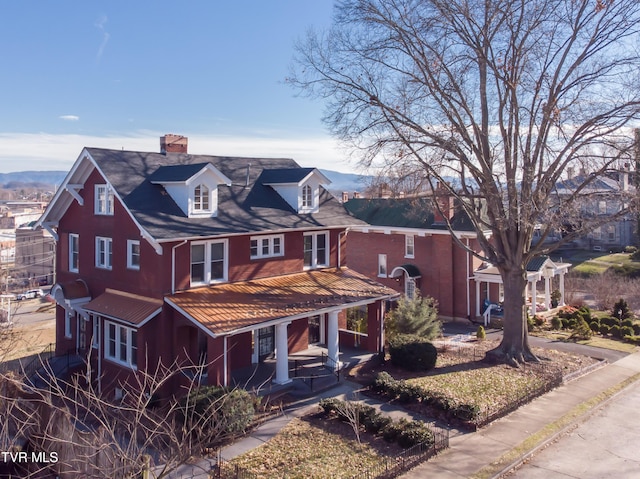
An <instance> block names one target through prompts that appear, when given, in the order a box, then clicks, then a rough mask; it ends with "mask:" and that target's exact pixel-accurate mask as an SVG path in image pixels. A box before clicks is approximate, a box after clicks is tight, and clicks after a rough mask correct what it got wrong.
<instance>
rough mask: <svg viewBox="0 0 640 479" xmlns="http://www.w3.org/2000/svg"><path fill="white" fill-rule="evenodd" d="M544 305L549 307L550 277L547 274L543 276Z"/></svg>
mask: <svg viewBox="0 0 640 479" xmlns="http://www.w3.org/2000/svg"><path fill="white" fill-rule="evenodd" d="M544 306H545V308H547V309H550V308H551V278H550V277H549V276H547V275H545V277H544Z"/></svg>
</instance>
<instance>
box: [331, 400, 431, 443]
mask: <svg viewBox="0 0 640 479" xmlns="http://www.w3.org/2000/svg"><path fill="white" fill-rule="evenodd" d="M320 407H321V408H322V410H323V411H324V414H325V415H326V416H332V415H335V416H336V417H337V418H338V419H340V420H341V421H348V418H347V417H346V415H345V414H344V411H345V408H346V407H354V408H357V411H358V422H359V424H360V425H361V426H362V427H363V428H364V430H365V431H367V432H369V433H371V434H377V435H381V436H382V437H383V438H384V440H385V441H387V442H397V443H398V445H399V446H400V447H402V448H404V449H408V448H410V447H412V446H415V445H416V444H422V443H424V444H427V445H429V446H430V445H432V444H433V443H434V441H435V436H434V434H433V431H432V430H431V429H430V428H429V426H428V425H427V424H426V423H425V422H423V421H408V420H406V419H404V418H403V419H399V420H398V421H394V420H393V419H391V418H390V417H389V416H385V415H383V414H381V413H380V412H378V411H377V410H376V408H374V407H372V406H369V405H367V404H363V403H359V402H354V403H350V404H349V405H348V406H347V404H346V402H345V401H342V400H340V399H337V398H329V399H322V400H321V401H320Z"/></svg>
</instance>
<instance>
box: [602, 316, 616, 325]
mask: <svg viewBox="0 0 640 479" xmlns="http://www.w3.org/2000/svg"><path fill="white" fill-rule="evenodd" d="M618 323H619V321H618V320H617V319H616V318H612V317H611V316H603V317H602V318H600V324H606V325H607V326H609V327H611V326H616V325H618Z"/></svg>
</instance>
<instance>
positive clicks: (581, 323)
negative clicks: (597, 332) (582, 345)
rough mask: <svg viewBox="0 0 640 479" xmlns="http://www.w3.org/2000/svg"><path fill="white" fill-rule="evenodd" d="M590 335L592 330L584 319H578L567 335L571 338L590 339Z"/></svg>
mask: <svg viewBox="0 0 640 479" xmlns="http://www.w3.org/2000/svg"><path fill="white" fill-rule="evenodd" d="M591 336H593V331H592V330H591V328H590V327H589V325H588V324H587V322H586V321H585V320H584V319H579V320H577V321H576V326H575V327H574V328H573V330H572V332H571V335H570V336H569V337H570V338H571V339H577V340H586V339H590V338H591Z"/></svg>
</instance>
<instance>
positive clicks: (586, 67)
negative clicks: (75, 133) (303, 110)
mask: <svg viewBox="0 0 640 479" xmlns="http://www.w3.org/2000/svg"><path fill="white" fill-rule="evenodd" d="M639 10H640V3H639V2H637V1H636V0H536V1H530V0H342V1H339V2H338V3H337V7H336V10H335V17H334V24H333V27H332V28H331V30H330V31H328V32H324V33H323V32H310V33H309V35H308V36H307V38H306V39H304V40H302V41H301V42H299V44H298V45H297V49H296V56H295V60H294V65H295V66H294V71H293V72H292V76H291V77H290V78H289V79H288V81H289V82H290V83H291V84H292V85H293V86H294V87H295V88H297V89H299V91H301V92H303V93H307V94H309V95H311V96H314V97H319V98H323V99H325V100H326V102H327V108H326V111H327V114H326V117H325V118H324V120H325V122H326V124H327V125H328V126H329V128H330V130H331V131H332V133H333V134H334V135H335V136H336V137H338V138H339V139H341V140H342V141H343V142H344V143H345V144H347V145H348V146H350V147H351V148H352V151H354V154H356V155H358V158H359V160H360V162H361V164H362V165H363V166H365V167H369V166H384V167H388V168H396V169H397V168H398V167H399V166H401V165H402V164H404V163H409V164H412V165H415V164H418V165H420V166H421V167H422V169H423V170H424V172H426V173H427V175H428V177H429V178H430V179H431V180H432V181H433V182H436V181H437V182H440V183H441V185H443V186H444V187H446V188H447V189H448V192H449V194H451V195H454V196H457V197H458V198H459V199H460V201H459V203H460V204H461V205H462V207H463V208H464V209H465V211H466V213H467V214H468V215H469V216H470V218H471V219H472V221H473V223H474V224H475V227H476V230H477V232H478V239H479V241H480V244H481V246H482V248H483V251H484V258H485V259H486V260H488V261H489V262H491V263H493V264H494V265H496V266H497V267H498V269H499V271H500V274H501V276H502V280H503V283H504V293H505V304H504V310H505V323H504V336H503V340H502V342H501V344H500V346H499V347H498V348H497V349H496V350H494V351H493V352H492V354H494V355H495V356H497V357H500V358H502V359H503V360H505V361H507V362H509V363H512V364H517V363H519V362H521V361H527V360H536V359H537V358H536V357H535V356H534V354H533V353H532V352H531V350H530V348H529V343H528V337H527V328H526V321H525V318H526V309H525V295H524V289H525V285H526V266H527V264H528V262H529V261H530V260H531V259H532V258H533V257H534V256H535V255H539V254H542V253H547V252H549V251H551V250H552V249H553V248H555V247H557V246H558V244H559V242H558V241H555V242H552V243H546V242H543V241H540V242H537V243H536V244H534V245H532V237H533V234H534V231H535V228H536V226H537V225H539V227H540V228H541V229H540V231H541V236H542V239H543V240H544V239H550V238H552V236H553V235H552V233H553V232H554V231H555V230H557V229H558V228H560V227H561V226H562V225H564V224H567V223H569V224H571V225H573V227H572V229H571V230H570V231H567V232H566V234H565V236H564V237H563V238H562V239H561V240H560V241H569V240H570V239H571V238H573V237H576V236H578V235H579V234H581V233H583V232H584V231H587V230H588V229H589V228H593V227H594V224H596V222H597V221H602V220H601V219H598V218H596V217H593V218H587V217H584V214H583V211H582V210H581V208H580V202H581V201H582V200H581V198H582V197H583V194H586V193H588V192H590V187H592V186H593V185H594V184H595V183H596V181H597V180H598V178H601V177H603V176H605V175H607V174H612V173H620V169H621V168H620V167H621V163H622V164H624V163H625V162H629V161H630V158H631V156H630V155H631V154H632V143H633V138H632V137H633V135H632V133H631V131H630V126H633V123H632V122H633V121H634V120H636V119H638V117H639V116H640V115H639V110H640V84H639V79H638V75H639V72H640V57H639V55H638V44H637V42H638V30H639V29H640V18H639V17H640V14H639ZM570 166H574V167H576V168H578V167H580V166H583V167H585V168H588V170H587V172H586V173H587V174H585V175H583V176H581V177H580V178H581V179H580V180H579V181H578V182H575V183H572V184H571V185H570V186H567V188H565V190H567V191H569V194H566V195H565V196H564V197H563V198H562V201H555V200H554V198H555V197H556V195H555V191H556V188H557V185H558V184H559V183H560V181H561V180H562V179H563V178H564V177H563V176H562V175H563V172H564V171H565V169H566V168H568V167H570ZM567 185H568V184H567ZM432 187H433V185H432ZM634 201H637V199H633V198H632V197H631V196H630V197H629V198H623V199H622V201H621V206H620V209H619V211H617V212H616V213H615V215H622V214H624V213H626V212H628V208H629V207H630V206H631V205H632V204H633V202H634ZM570 217H573V219H572V218H570ZM578 218H580V220H579V221H578Z"/></svg>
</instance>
